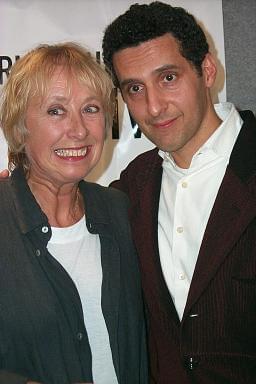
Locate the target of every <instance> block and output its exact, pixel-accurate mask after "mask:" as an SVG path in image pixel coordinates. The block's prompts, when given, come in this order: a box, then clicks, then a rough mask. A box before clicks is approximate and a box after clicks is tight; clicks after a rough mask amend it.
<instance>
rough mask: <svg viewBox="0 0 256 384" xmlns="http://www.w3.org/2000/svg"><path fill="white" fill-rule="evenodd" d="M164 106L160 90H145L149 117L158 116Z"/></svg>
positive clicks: (164, 101)
mask: <svg viewBox="0 0 256 384" xmlns="http://www.w3.org/2000/svg"><path fill="white" fill-rule="evenodd" d="M166 106H167V103H166V100H165V98H164V96H163V95H162V92H161V90H158V89H157V88H154V87H152V88H150V89H147V108H148V112H149V114H150V115H151V116H153V117H157V116H159V115H160V114H161V112H162V111H163V110H165V109H166Z"/></svg>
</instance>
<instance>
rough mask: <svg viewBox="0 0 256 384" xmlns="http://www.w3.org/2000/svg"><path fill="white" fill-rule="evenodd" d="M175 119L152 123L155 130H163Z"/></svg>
mask: <svg viewBox="0 0 256 384" xmlns="http://www.w3.org/2000/svg"><path fill="white" fill-rule="evenodd" d="M175 120H176V118H174V119H169V120H165V121H161V122H157V123H154V124H153V125H154V127H156V128H165V127H169V126H171V125H172V124H173V123H174V122H175Z"/></svg>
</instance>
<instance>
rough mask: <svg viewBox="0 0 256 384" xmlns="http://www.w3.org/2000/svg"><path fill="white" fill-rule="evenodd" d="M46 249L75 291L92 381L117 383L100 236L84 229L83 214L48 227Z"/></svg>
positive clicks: (109, 383)
mask: <svg viewBox="0 0 256 384" xmlns="http://www.w3.org/2000/svg"><path fill="white" fill-rule="evenodd" d="M51 229H52V237H51V239H50V241H49V242H48V246H47V248H48V251H49V252H50V253H51V254H52V255H53V256H54V257H55V258H56V260H58V262H59V263H60V264H61V265H62V266H63V267H64V268H65V270H66V271H67V272H68V274H69V275H70V276H71V278H72V280H73V281H74V283H75V284H76V287H77V290H78V292H79V295H80V298H81V302H82V307H83V313H84V321H85V326H86V330H87V333H88V338H89V343H90V348H91V352H92V373H93V381H94V383H95V384H117V383H118V382H117V377H116V373H115V369H114V365H113V359H112V353H111V349H110V342H109V335H108V331H107V327H106V323H105V320H104V317H103V313H102V309H101V287H102V266H101V248H100V239H99V236H98V235H97V234H96V235H94V234H91V233H89V232H88V230H87V227H86V223H85V216H84V217H82V219H81V220H80V221H78V222H77V223H75V224H74V225H72V226H70V227H65V228H56V227H52V228H51Z"/></svg>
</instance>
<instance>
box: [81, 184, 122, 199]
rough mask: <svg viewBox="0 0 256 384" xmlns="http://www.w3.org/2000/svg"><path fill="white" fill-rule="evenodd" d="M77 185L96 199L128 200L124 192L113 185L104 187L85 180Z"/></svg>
mask: <svg viewBox="0 0 256 384" xmlns="http://www.w3.org/2000/svg"><path fill="white" fill-rule="evenodd" d="M79 186H80V189H81V191H82V193H84V194H85V195H87V196H93V197H94V198H97V199H110V200H120V202H122V201H123V202H127V201H128V196H127V195H126V193H124V192H122V191H120V190H119V189H116V188H114V187H105V186H103V185H100V184H97V183H92V182H87V181H82V182H81V183H80V185H79Z"/></svg>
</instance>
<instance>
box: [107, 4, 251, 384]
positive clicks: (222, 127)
mask: <svg viewBox="0 0 256 384" xmlns="http://www.w3.org/2000/svg"><path fill="white" fill-rule="evenodd" d="M103 56H104V60H105V64H106V66H107V67H108V69H109V71H110V72H111V73H112V75H113V78H114V80H115V82H116V85H117V86H118V87H119V88H120V90H121V93H122V96H123V99H124V101H125V103H126V104H127V106H128V109H129V111H130V113H131V115H132V117H133V118H134V120H135V121H136V122H137V123H138V125H139V127H140V129H141V131H142V132H143V133H144V134H145V136H147V137H148V138H149V139H150V140H151V141H152V142H153V143H154V144H155V145H156V147H157V148H156V149H153V150H151V151H148V152H146V153H144V154H142V155H140V156H138V157H137V158H136V159H135V160H134V161H132V162H131V163H130V165H129V166H128V167H127V169H126V170H124V171H123V172H122V173H121V177H120V180H119V181H116V182H115V183H114V186H115V187H117V188H120V189H122V190H124V191H125V192H126V193H127V194H128V195H129V197H130V199H131V204H132V206H131V222H132V227H133V235H134V240H135V243H136V246H137V250H138V253H139V258H140V264H141V273H142V283H143V290H144V295H145V303H146V307H147V320H148V338H149V351H150V360H151V382H152V383H157V384H170V383H175V384H183V383H207V384H208V383H232V384H234V383H237V384H238V383H239V384H243V383H250V384H252V383H256V326H255V324H256V220H255V212H256V198H255V197H256V196H255V193H256V177H255V171H256V154H255V148H256V120H255V117H254V115H253V113H251V112H250V111H244V112H241V114H239V113H238V112H237V111H236V109H235V107H234V106H233V105H232V104H230V103H225V104H219V105H216V106H214V105H213V103H212V100H211V96H210V89H211V87H212V86H213V84H214V81H215V77H216V65H215V61H214V58H213V56H212V55H211V53H210V52H209V47H208V43H207V41H206V37H205V35H204V33H203V31H202V29H201V28H200V26H199V25H198V24H197V23H196V21H195V19H194V17H193V16H192V15H190V14H188V13H187V12H186V11H185V10H184V9H182V8H175V7H172V6H171V5H167V4H164V3H161V2H153V3H151V4H148V5H145V4H144V5H142V4H141V5H139V4H134V5H133V6H131V7H130V9H129V10H128V11H127V12H126V13H124V14H123V15H121V16H119V17H118V18H117V19H116V20H114V21H113V23H112V24H110V25H109V26H108V27H107V29H106V31H105V35H104V38H103Z"/></svg>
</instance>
